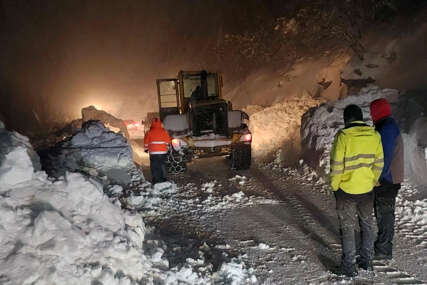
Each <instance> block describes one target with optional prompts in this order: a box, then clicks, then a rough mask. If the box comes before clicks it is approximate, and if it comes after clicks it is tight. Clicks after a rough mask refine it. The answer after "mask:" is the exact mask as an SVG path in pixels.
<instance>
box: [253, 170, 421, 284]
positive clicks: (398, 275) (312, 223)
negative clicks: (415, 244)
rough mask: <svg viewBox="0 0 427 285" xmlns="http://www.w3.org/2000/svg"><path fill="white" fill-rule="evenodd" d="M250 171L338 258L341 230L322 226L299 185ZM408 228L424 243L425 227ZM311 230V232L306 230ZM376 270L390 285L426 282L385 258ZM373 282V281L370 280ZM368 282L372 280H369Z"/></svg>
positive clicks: (378, 262) (326, 253) (325, 251)
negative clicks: (299, 189) (281, 182)
mask: <svg viewBox="0 0 427 285" xmlns="http://www.w3.org/2000/svg"><path fill="white" fill-rule="evenodd" d="M251 173H252V174H253V176H254V177H256V178H257V180H259V181H260V182H261V183H262V184H264V187H265V188H267V189H270V191H272V192H274V194H275V195H276V196H277V197H278V198H279V199H280V200H281V201H283V202H285V203H287V204H288V205H289V206H291V208H292V209H293V210H294V211H295V213H296V214H297V215H298V217H297V219H298V220H300V221H301V222H302V223H303V224H302V225H303V232H304V229H305V233H307V236H308V237H310V238H311V239H312V240H313V241H316V242H317V244H318V245H319V246H320V247H321V248H320V249H318V250H320V252H322V253H323V254H325V256H327V255H331V254H332V255H334V256H335V258H333V257H332V258H330V259H331V260H333V259H336V257H337V256H338V257H340V256H341V243H340V241H339V238H338V237H339V235H338V233H335V235H334V234H333V231H330V230H329V231H326V230H325V228H324V227H323V226H321V225H320V224H319V222H318V221H317V220H318V219H317V218H316V217H318V215H319V212H315V211H313V209H312V207H313V205H311V204H310V202H309V201H308V200H306V199H305V198H304V197H302V196H301V195H300V194H298V193H296V191H295V190H296V189H295V188H298V186H297V185H295V188H294V187H292V188H293V189H292V190H291V189H287V190H283V191H281V190H282V189H283V185H278V183H277V182H276V181H270V179H268V177H266V176H265V175H264V174H263V173H262V171H261V170H257V169H252V170H251ZM408 225H409V229H407V233H408V235H407V236H412V237H415V238H419V240H422V243H421V244H423V245H424V246H425V243H426V241H425V238H424V237H423V236H422V235H420V234H417V233H424V232H425V231H424V230H423V227H418V226H417V225H415V224H413V223H408ZM307 231H308V232H307ZM319 238H321V239H323V238H324V239H323V242H322V241H321V240H319ZM373 266H374V270H375V271H376V272H377V273H380V274H382V275H383V276H384V277H385V278H386V279H388V280H389V281H390V282H391V283H389V284H425V285H427V283H426V282H423V281H420V280H418V279H417V278H415V277H413V276H411V275H410V274H408V273H406V272H403V271H401V270H399V269H398V268H395V267H392V266H389V265H387V264H386V262H384V261H382V260H374V262H373ZM327 278H328V277H325V280H324V281H327ZM322 279H323V278H320V279H318V280H317V281H321V280H322ZM322 281H323V280H322ZM371 281H372V280H371ZM367 282H368V283H369V282H370V281H367Z"/></svg>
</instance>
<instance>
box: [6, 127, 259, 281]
mask: <svg viewBox="0 0 427 285" xmlns="http://www.w3.org/2000/svg"><path fill="white" fill-rule="evenodd" d="M93 131H94V132H92V133H97V135H95V137H99V134H104V133H105V132H104V130H102V132H98V131H99V128H98V129H94V130H93ZM5 134H6V135H5ZM1 135H2V136H1V137H0V138H1V140H0V143H1V144H2V148H1V150H2V156H1V158H2V160H1V164H0V165H1V167H2V169H5V168H7V169H8V171H2V172H0V181H2V184H1V185H2V188H1V191H0V196H1V199H0V224H1V227H0V276H1V283H2V284H5V285H6V284H8V285H9V284H10V285H12V284H104V285H109V284H111V285H113V284H126V285H131V284H212V283H220V284H242V283H246V284H250V283H255V282H256V277H255V276H254V275H253V273H252V271H251V270H248V269H247V268H246V265H245V264H244V263H243V262H242V261H241V257H237V258H232V259H231V260H230V261H229V262H223V263H222V264H221V265H220V268H219V270H218V271H217V272H213V265H212V264H210V263H209V262H208V261H207V260H206V259H205V258H204V256H203V254H201V256H200V257H199V258H198V259H197V260H194V259H187V260H186V262H185V263H184V264H180V265H177V266H175V267H173V268H169V262H168V260H167V259H165V258H164V254H165V251H166V250H167V248H166V247H165V245H164V244H163V242H162V241H158V240H147V239H146V234H147V233H148V232H149V230H147V228H146V227H145V224H144V221H143V215H142V214H141V213H137V212H135V211H128V210H123V209H122V206H123V205H122V204H121V202H120V201H119V199H118V198H119V197H120V195H123V193H124V192H125V189H124V188H123V186H121V185H106V186H105V187H104V186H103V185H102V184H101V183H99V182H98V181H96V180H95V179H92V178H90V177H89V176H88V175H87V174H82V173H72V172H69V171H67V172H65V175H64V176H60V177H58V178H56V179H54V178H50V177H48V176H47V175H46V173H45V172H41V171H38V170H39V168H38V167H35V165H34V164H32V163H30V162H31V161H32V159H34V158H32V155H33V153H32V152H31V146H30V145H29V144H28V139H27V138H25V137H22V136H20V135H18V134H15V133H9V132H7V133H6V132H3V133H2V134H1ZM79 141H82V140H79ZM23 145H24V146H25V147H24V146H23ZM10 158H14V160H12V159H10ZM5 165H6V166H7V167H6V166H5ZM128 171H129V176H130V177H131V185H133V186H134V187H137V188H138V187H139V188H140V189H144V190H146V191H148V192H150V193H151V194H152V195H153V196H155V197H156V196H157V197H162V196H163V195H166V196H168V195H172V194H174V193H176V186H175V185H174V184H172V183H170V182H165V183H160V184H156V185H155V186H154V187H153V188H151V187H149V183H147V182H146V181H145V180H144V179H143V176H142V174H140V173H139V174H138V173H135V168H134V167H130V168H129V169H128ZM21 173H27V174H28V175H27V176H25V179H21V180H19V181H18V180H16V179H15V180H10V179H9V177H18V174H21ZM29 174H31V175H29ZM95 178H97V179H98V178H99V177H95ZM5 181H7V182H8V184H5V183H3V182H5ZM11 181H13V183H11ZM15 182H16V183H15ZM104 191H105V192H104ZM105 193H108V195H110V196H107V195H106V194H105ZM133 198H134V199H135V198H138V197H133ZM131 200H132V199H131ZM140 202H141V201H140ZM206 247H207V249H204V250H206V251H209V250H210V248H209V246H206Z"/></svg>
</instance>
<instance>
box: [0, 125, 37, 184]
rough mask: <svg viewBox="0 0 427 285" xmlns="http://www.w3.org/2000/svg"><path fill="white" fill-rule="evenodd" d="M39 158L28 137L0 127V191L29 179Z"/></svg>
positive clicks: (35, 168)
mask: <svg viewBox="0 0 427 285" xmlns="http://www.w3.org/2000/svg"><path fill="white" fill-rule="evenodd" d="M40 168H41V166H40V160H39V158H38V156H37V154H36V153H35V152H34V150H33V148H32V146H31V144H30V142H29V140H28V138H26V137H24V136H22V135H20V134H19V133H17V132H8V131H6V130H5V129H0V192H2V191H4V190H7V189H9V188H11V187H13V186H15V185H17V184H19V183H22V182H25V181H28V180H31V179H32V177H33V174H34V171H37V170H40Z"/></svg>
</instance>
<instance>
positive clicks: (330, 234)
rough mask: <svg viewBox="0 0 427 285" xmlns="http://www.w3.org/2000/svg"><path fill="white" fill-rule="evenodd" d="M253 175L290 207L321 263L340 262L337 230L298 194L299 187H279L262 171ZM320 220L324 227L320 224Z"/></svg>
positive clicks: (254, 171)
mask: <svg viewBox="0 0 427 285" xmlns="http://www.w3.org/2000/svg"><path fill="white" fill-rule="evenodd" d="M251 174H252V176H253V177H255V178H256V179H257V180H258V181H259V182H260V183H261V184H263V186H264V188H266V189H267V190H269V191H270V192H273V194H274V195H275V196H276V197H277V198H278V199H279V200H280V201H282V202H284V203H286V204H287V205H289V206H290V208H291V210H293V212H294V213H295V215H294V216H295V219H296V220H297V221H299V227H300V229H301V231H302V232H303V233H304V234H305V235H306V237H308V238H310V239H311V240H312V242H314V243H315V245H316V246H317V247H315V250H316V251H317V252H318V256H319V259H321V260H320V261H321V262H322V263H323V264H324V265H325V267H334V266H335V265H336V264H337V262H339V261H338V258H337V256H340V254H341V244H340V240H339V238H338V231H337V229H335V228H334V227H333V224H331V223H330V221H329V220H328V219H327V218H326V217H324V216H322V213H321V210H320V209H319V208H317V207H316V206H315V205H313V204H311V203H310V202H309V201H308V200H307V199H305V198H303V197H302V196H301V195H299V194H297V193H296V190H297V189H295V188H298V186H297V185H293V187H289V188H288V189H286V190H285V189H283V185H278V183H277V182H280V181H277V182H276V181H272V180H271V178H270V177H267V176H266V175H264V174H263V173H262V171H261V170H258V169H251ZM287 186H289V184H288V185H287ZM294 186H295V187H294ZM316 210H317V211H316ZM319 220H320V221H321V222H322V223H323V225H324V226H322V225H321V224H320V221H319Z"/></svg>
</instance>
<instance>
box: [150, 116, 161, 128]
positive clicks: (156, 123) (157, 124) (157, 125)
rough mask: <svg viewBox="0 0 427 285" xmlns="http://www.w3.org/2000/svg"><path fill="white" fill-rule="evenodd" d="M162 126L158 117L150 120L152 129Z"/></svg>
mask: <svg viewBox="0 0 427 285" xmlns="http://www.w3.org/2000/svg"><path fill="white" fill-rule="evenodd" d="M161 127H162V121H160V119H158V118H155V119H154V120H153V121H152V122H151V128H152V129H157V128H161Z"/></svg>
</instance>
